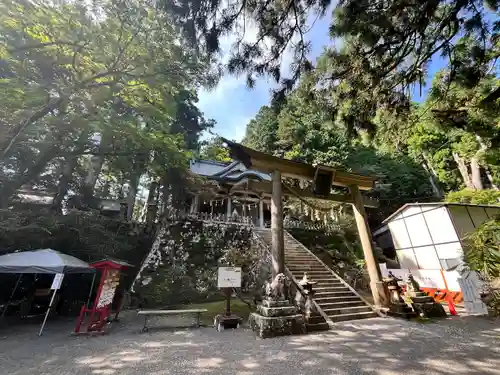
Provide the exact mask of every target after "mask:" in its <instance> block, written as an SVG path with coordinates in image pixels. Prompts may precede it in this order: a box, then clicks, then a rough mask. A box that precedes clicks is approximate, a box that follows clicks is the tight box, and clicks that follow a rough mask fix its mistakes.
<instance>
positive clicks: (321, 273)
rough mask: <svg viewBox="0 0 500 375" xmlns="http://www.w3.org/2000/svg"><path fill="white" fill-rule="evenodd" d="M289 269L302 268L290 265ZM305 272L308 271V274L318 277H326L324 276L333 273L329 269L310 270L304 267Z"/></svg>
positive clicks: (294, 270)
mask: <svg viewBox="0 0 500 375" xmlns="http://www.w3.org/2000/svg"><path fill="white" fill-rule="evenodd" d="M288 269H289V270H290V271H292V270H293V271H292V272H297V273H299V272H301V271H302V270H300V269H297V268H291V267H288ZM303 272H307V275H308V276H316V277H318V278H324V277H328V276H332V277H333V275H332V273H331V272H330V271H328V270H310V269H307V268H306V269H303Z"/></svg>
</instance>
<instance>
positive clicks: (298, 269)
mask: <svg viewBox="0 0 500 375" xmlns="http://www.w3.org/2000/svg"><path fill="white" fill-rule="evenodd" d="M254 232H255V233H256V234H258V235H259V236H260V237H261V238H262V239H263V240H264V242H265V243H266V244H267V245H269V246H271V231H270V230H269V229H254ZM285 266H286V267H287V268H288V270H289V271H290V272H291V273H292V275H293V276H294V278H295V279H296V280H297V281H299V280H300V279H302V277H303V276H304V272H307V275H308V277H309V279H310V280H311V281H315V282H316V284H315V286H314V287H313V290H314V291H315V294H314V301H315V302H316V303H317V305H318V306H319V308H320V309H321V310H323V313H324V314H322V315H323V316H325V315H326V316H327V317H328V319H329V320H330V321H331V322H340V321H345V320H355V319H364V318H372V317H375V316H377V313H376V312H375V311H373V309H372V308H371V307H370V306H369V305H368V304H367V303H365V302H364V301H363V300H362V299H361V297H360V296H359V295H357V294H356V293H354V292H353V291H352V290H351V289H350V288H349V287H348V286H347V285H346V283H345V282H344V281H343V280H342V279H341V278H340V277H338V276H336V275H335V274H334V273H333V272H332V271H331V270H330V268H329V267H327V266H326V265H325V264H324V263H322V262H321V261H319V260H318V259H317V258H316V257H315V256H314V255H313V254H312V253H311V252H310V251H308V250H307V249H306V248H305V246H304V245H302V244H301V243H300V242H299V241H297V240H296V239H295V238H293V237H292V236H291V235H290V234H289V233H287V232H286V231H285ZM319 318H321V319H319ZM317 320H318V322H310V323H311V324H312V326H311V330H319V329H322V328H324V325H325V324H327V323H326V322H325V319H323V317H322V316H320V317H318V319H317ZM314 325H317V327H316V326H314ZM315 328H317V329H315ZM308 330H309V327H308Z"/></svg>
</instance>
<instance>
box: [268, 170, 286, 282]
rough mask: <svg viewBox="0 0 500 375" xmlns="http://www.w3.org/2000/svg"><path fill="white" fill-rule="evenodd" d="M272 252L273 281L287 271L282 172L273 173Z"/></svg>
mask: <svg viewBox="0 0 500 375" xmlns="http://www.w3.org/2000/svg"><path fill="white" fill-rule="evenodd" d="M271 238H272V242H271V252H272V254H271V255H272V262H273V269H272V271H273V279H274V277H275V276H276V275H277V274H279V273H283V272H284V271H285V246H284V243H285V239H284V233H283V201H282V194H281V172H280V171H274V172H273V194H272V198H271Z"/></svg>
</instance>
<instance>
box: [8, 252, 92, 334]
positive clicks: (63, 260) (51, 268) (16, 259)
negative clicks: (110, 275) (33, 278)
mask: <svg viewBox="0 0 500 375" xmlns="http://www.w3.org/2000/svg"><path fill="white" fill-rule="evenodd" d="M0 273H16V274H19V278H18V279H17V282H16V286H15V287H14V290H13V291H12V294H11V299H12V297H13V296H14V293H15V292H16V289H17V287H18V285H19V281H20V280H21V277H22V275H23V274H26V273H44V274H54V281H53V283H52V287H51V289H53V290H54V292H53V294H52V298H51V300H50V303H49V307H48V309H47V312H46V313H45V318H44V320H43V323H42V327H41V329H40V332H39V335H41V334H42V332H43V328H44V326H45V322H46V321H47V317H48V315H49V312H50V309H51V308H52V303H53V302H54V297H55V295H56V293H57V289H59V287H60V285H61V282H62V278H63V275H64V274H69V273H95V268H93V267H91V266H90V265H89V264H88V263H85V262H84V261H82V260H80V259H78V258H75V257H73V256H71V255H67V254H62V253H60V252H58V251H56V250H52V249H41V250H35V251H20V252H16V253H11V254H5V255H2V256H0ZM92 284H93V282H92ZM91 289H92V287H91ZM9 304H10V300H9V302H7V305H6V306H5V307H4V309H3V312H2V316H4V314H5V312H6V311H7V308H8V306H9Z"/></svg>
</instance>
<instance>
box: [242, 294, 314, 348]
mask: <svg viewBox="0 0 500 375" xmlns="http://www.w3.org/2000/svg"><path fill="white" fill-rule="evenodd" d="M248 323H249V326H250V327H251V328H252V330H253V331H254V332H255V333H257V335H258V336H259V337H260V338H263V339H264V338H269V337H277V336H287V335H298V334H303V333H306V326H305V323H304V317H303V316H302V314H300V313H298V312H297V309H296V307H295V306H293V305H292V304H290V301H288V300H285V301H274V300H272V299H264V300H263V301H262V304H261V305H259V306H257V312H255V313H252V314H250V318H249V321H248Z"/></svg>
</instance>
